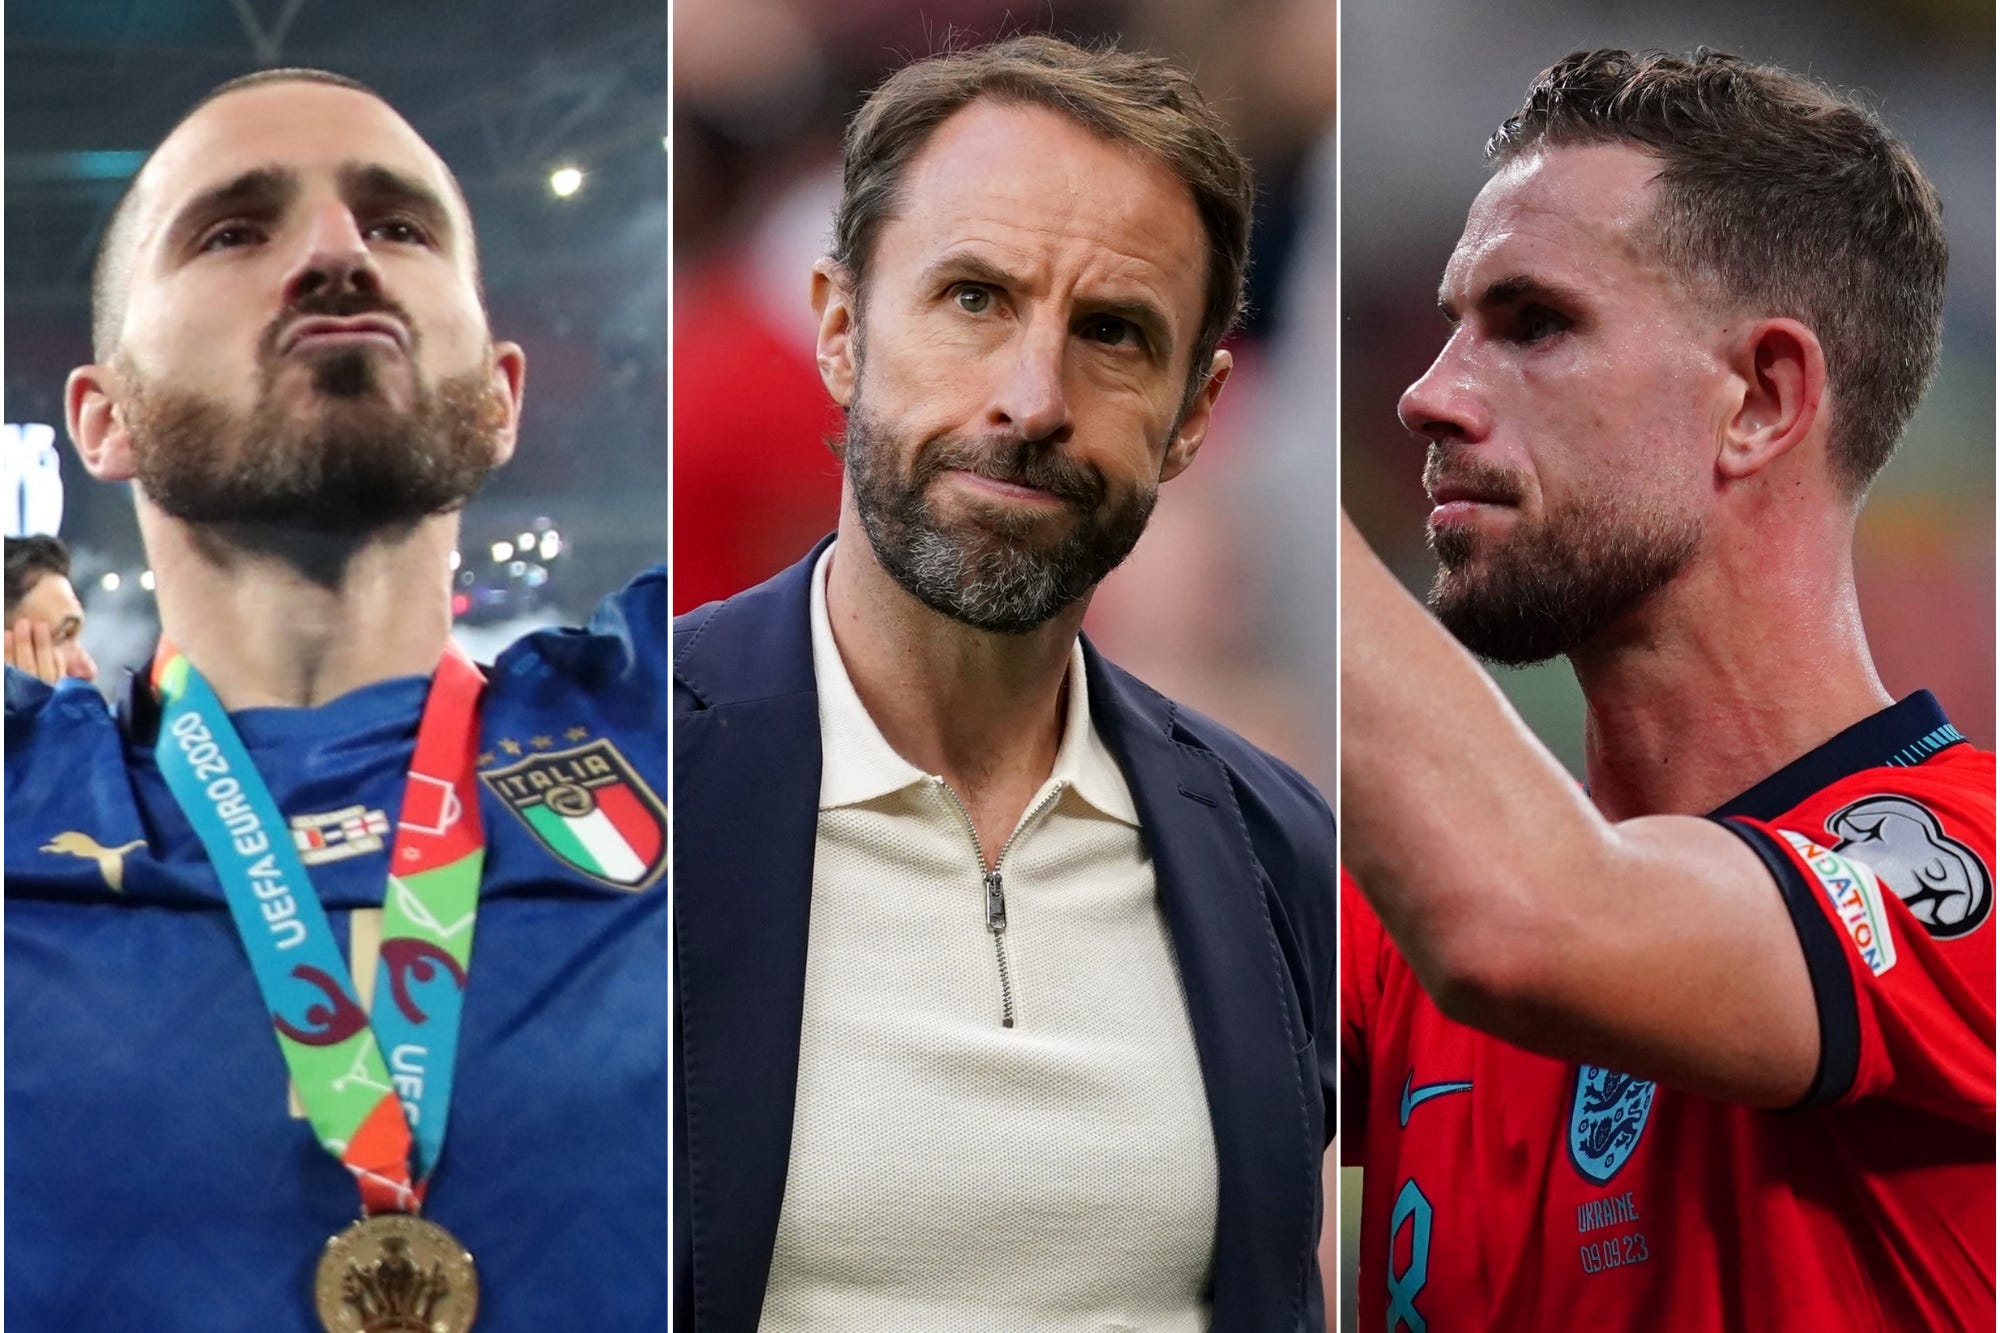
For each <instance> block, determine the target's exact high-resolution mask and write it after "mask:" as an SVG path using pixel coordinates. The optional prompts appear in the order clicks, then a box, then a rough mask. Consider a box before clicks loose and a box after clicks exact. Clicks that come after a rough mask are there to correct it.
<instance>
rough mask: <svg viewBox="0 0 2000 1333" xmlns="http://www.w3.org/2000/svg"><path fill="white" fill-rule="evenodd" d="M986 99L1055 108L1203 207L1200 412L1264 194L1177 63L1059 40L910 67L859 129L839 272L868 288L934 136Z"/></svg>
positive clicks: (839, 242) (1193, 382)
mask: <svg viewBox="0 0 2000 1333" xmlns="http://www.w3.org/2000/svg"><path fill="white" fill-rule="evenodd" d="M980 98H989V99H992V100H994V101H998V102H1007V103H1015V104H1020V105H1028V106H1039V107H1045V108H1047V109H1049V110H1052V111H1056V112H1058V113H1060V114H1062V115H1064V116H1067V117H1069V118H1070V119H1071V120H1073V121H1075V122H1077V123H1078V124H1080V125H1082V126H1083V127H1084V128H1086V129H1088V130H1090V131H1091V132H1092V133H1094V134H1096V135H1099V136H1100V137H1102V138H1104V139H1107V140H1109V141H1111V142H1113V143H1118V144H1123V145H1126V146H1128V147H1131V148H1133V149H1136V150H1137V151H1139V152H1141V153H1144V154H1146V155H1147V156H1149V157H1152V158H1154V159H1155V160H1157V161H1159V162H1161V163H1162V164H1164V165H1165V166H1166V167H1167V168H1168V169H1169V170H1171V171H1172V172H1173V173H1174V175H1175V176H1177V177H1179V178H1180V180H1181V181H1183V182H1184V183H1185V184H1186V185H1187V187H1188V189H1189V191H1190V192H1191V193H1192V194H1193V196H1194V203H1195V209H1196V211H1197V213H1199V215H1200V217H1201V223H1202V229H1203V231H1204V233H1205V235H1206V237H1207V241H1208V255H1207V260H1208V264H1207V279H1206V293H1205V300H1204V305H1203V311H1202V321H1201V325H1200V328H1199V330H1198V332H1197V336H1196V340H1195V346H1194V358H1193V361H1192V362H1191V364H1190V366H1189V371H1188V374H1189V384H1188V393H1187V397H1188V399H1189V400H1190V401H1191V400H1192V398H1193V396H1194V394H1195V393H1196V392H1197V391H1198V390H1199V389H1200V387H1201V385H1202V383H1204V382H1205V381H1206V380H1207V378H1208V366H1209V362H1210V360H1211V359H1212V358H1213V355H1214V352H1215V349H1216V348H1217V347H1218V346H1219V345H1220V344H1221V342H1222V339H1223V338H1224V337H1225V336H1226V335H1227V334H1228V333H1229V331H1230V329H1232V328H1233V327H1235V324H1236V321H1237V319H1238V318H1240V317H1241V315H1242V310H1243V284H1244V275H1245V273H1246V272H1247V271H1248V269H1249V265H1250V214H1251V206H1252V203H1253V200H1254V196H1255V192H1256V187H1255V183H1254V178H1253V176H1252V173H1251V170H1250V164H1249V162H1248V161H1247V160H1246V159H1245V158H1244V157H1243V155H1242V154H1241V153H1240V152H1238V151H1237V150H1236V146H1235V145H1234V144H1233V143H1231V142H1230V139H1229V134H1228V130H1227V127H1226V126H1225V124H1224V122H1223V119H1222V117H1221V116H1220V115H1219V114H1217V112H1216V111H1215V109H1214V108H1213V107H1212V106H1210V105H1209V103H1208V101H1207V99H1206V98H1204V97H1203V96H1202V93H1201V89H1200V88H1198V87H1196V86H1195V82H1194V79H1193V78H1192V77H1191V76H1190V75H1189V74H1188V73H1187V72H1186V71H1185V70H1183V69H1181V68H1179V67H1178V66H1176V65H1175V64H1173V62H1171V61H1169V60H1165V59H1163V58H1161V57H1159V56H1152V55H1144V54H1138V53H1134V52H1128V51H1120V50H1117V49H1115V48H1110V47H1106V48H1102V49H1095V50H1093V49H1089V48H1086V47H1082V46H1078V45H1076V44H1074V43H1071V42H1066V41H1062V40H1060V39H1058V38H1054V37H1043V36H1029V37H1016V38H1012V39H1010V40H1008V41H1004V42H997V43H995V44H993V45H990V46H981V47H975V48H972V49H970V50H963V51H946V52H943V53H941V54H939V55H934V56H930V57H927V58H926V59H923V60H919V61H916V62H914V63H912V64H909V65H905V66H904V67H903V68H901V69H899V70H897V71H896V72H895V73H894V74H892V75H890V76H889V77H888V78H887V79H886V80H884V81H883V83H882V84H881V86H880V87H878V88H876V89H875V91H874V92H873V93H871V94H870V95H869V97H868V100H867V101H866V102H865V103H864V104H863V105H862V107H861V110H860V111H859V112H857V113H856V114H855V116H854V119H853V120H852V121H850V122H849V123H848V126H847V137H846V141H845V144H844V149H843V161H842V164H841V186H842V188H841V198H840V205H839V208H838V210H837V211H836V213H835V217H834V246H833V255H832V258H833V260H834V261H835V262H836V263H838V264H839V265H840V266H841V267H842V268H843V269H844V270H846V272H847V273H848V274H849V276H850V277H851V279H852V281H853V283H854V286H855V289H856V291H857V292H859V291H861V289H862V288H863V287H864V286H865V283H866V281H867V276H868V266H869V262H870V260H871V259H872V258H873V255H874V246H875V240H876V237H877V235H878V234H879V232H880V231H881V229H882V226H883V224H884V223H885V222H887V221H888V220H889V219H890V218H891V217H893V216H894V215H895V213H896V210H897V207H898V204H899V199H900V194H901V190H902V185H903V178H904V175H905V173H906V171H907V169H908V167H909V164H910V162H911V160H912V159H914V158H915V157H916V155H917V154H918V153H919V152H920V151H921V150H922V148H923V146H924V145H925V144H926V143H927V142H929V140H930V136H931V134H932V133H933V132H934V131H935V130H936V129H937V128H938V126H940V125H942V124H943V123H944V122H945V121H946V120H948V119H949V118H950V117H951V116H952V115H953V114H955V113H956V112H958V111H959V110H960V109H962V108H964V107H965V106H968V105H969V104H971V103H972V102H974V101H976V100H978V99H980Z"/></svg>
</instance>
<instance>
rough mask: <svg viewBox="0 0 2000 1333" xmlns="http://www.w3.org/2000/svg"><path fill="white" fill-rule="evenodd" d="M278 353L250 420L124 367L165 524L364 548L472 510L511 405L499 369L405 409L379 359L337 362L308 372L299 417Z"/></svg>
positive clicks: (350, 357)
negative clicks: (280, 390)
mask: <svg viewBox="0 0 2000 1333" xmlns="http://www.w3.org/2000/svg"><path fill="white" fill-rule="evenodd" d="M293 313H295V312H287V315H288V317H289V316H290V315H291V314H293ZM334 313H345V312H334ZM276 327H278V326H277V325H276V324H274V326H273V328H274V330H275V328H276ZM273 342H274V339H273V338H272V337H271V336H270V335H268V334H267V337H266V352H265V355H264V356H263V357H262V358H261V365H262V369H261V371H260V374H259V391H258V395H257V402H256V405H255V406H254V407H253V408H252V409H251V410H250V412H249V413H248V414H247V416H246V415H243V414H239V413H235V412H232V411H231V410H230V409H229V408H228V407H226V406H225V405H223V404H221V403H219V402H216V401H214V400H213V399H210V398H206V397H203V396H201V395H198V394H193V393H186V392H182V391H179V390H177V389H175V388H174V387H173V386H172V385H169V384H162V383H152V382H149V381H148V380H147V378H146V376H144V375H143V374H141V373H139V371H138V369H137V367H136V366H134V365H133V364H132V363H131V361H130V359H129V358H121V361H120V365H119V369H118V373H119V378H120V379H121V380H122V381H123V383H124V384H125V385H126V387H127V399H126V404H125V418H126V422H127V424H128V426H129V428H130V430H131V434H132V452H133V464H134V471H135V474H136V477H137V480H138V483H139V486H140V488H141V489H142V490H143V491H144V492H145V494H146V497H147V498H148V499H149V500H150V501H151V502H152V503H153V504H154V505H156V506H157V507H158V508H159V509H161V510H162V511H164V512H165V513H168V514H171V515H172V516H173V517H175V518H178V519H181V520H182V521H184V522H187V523H189V524H194V525H207V526H218V527H230V528H235V529H250V530H256V529H263V530H265V531H268V532H271V533H273V534H276V535H280V536H282V535H283V534H287V533H297V534H300V535H302V536H306V537H312V538H320V539H325V538H352V539H367V538H370V537H373V536H377V535H383V534H388V533H394V532H399V531H407V530H409V529H411V528H413V527H415V525H416V524H417V523H419V522H420V521H422V520H423V519H425V518H428V517H430V516H432V515H434V514H441V513H446V512H449V511H451V510H455V509H458V508H461V507H462V506H463V505H464V504H465V502H466V501H467V500H469V499H471V498H472V496H473V495H475V494H476V493H477V492H478V490H479V488H480V486H481V485H482V484H483V483H484V481H485V480H486V477H487V475H488V474H489V473H490V472H491V471H492V470H493V468H494V466H495V463H496V460H497V458H498V457H499V447H500V439H501V432H502V430H503V429H504V427H505V425H506V422H507V419H508V403H507V400H506V396H505V395H504V393H502V392H501V391H500V390H499V389H498V388H496V387H495V386H494V385H493V382H492V372H491V368H490V364H489V365H488V366H483V367H481V368H479V369H477V370H473V371H470V372H467V373H465V374H461V375H455V376H448V377H446V378H443V379H441V380H438V381H437V382H436V383H434V384H432V383H426V382H424V381H422V380H421V379H417V378H415V377H414V376H413V380H414V382H413V384H412V386H411V390H410V393H411V400H410V402H409V403H408V405H407V406H398V405H396V404H394V403H392V402H391V401H390V399H389V397H388V395H387V394H386V393H385V391H384V385H383V383H382V372H383V367H384V363H383V360H382V353H381V352H380V351H378V350H377V349H373V348H368V347H340V348H335V349H333V350H331V351H328V352H324V353H321V354H318V355H317V357H316V359H315V360H314V361H313V363H312V364H311V366H310V372H311V376H312V393H313V396H314V399H315V401H314V403H313V405H312V406H313V410H312V412H311V413H310V415H309V416H300V415H299V414H297V413H295V412H294V411H292V410H290V409H288V408H287V407H286V406H285V405H284V404H282V403H280V402H279V401H278V398H277V395H276V392H275V389H274V382H275V380H276V377H277V374H278V371H279V368H280V365H279V362H278V359H277V357H276V356H275V354H274V353H273V351H272V350H271V347H272V343H273ZM411 350H412V354H414V350H415V348H414V345H413V346H412V349H411Z"/></svg>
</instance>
